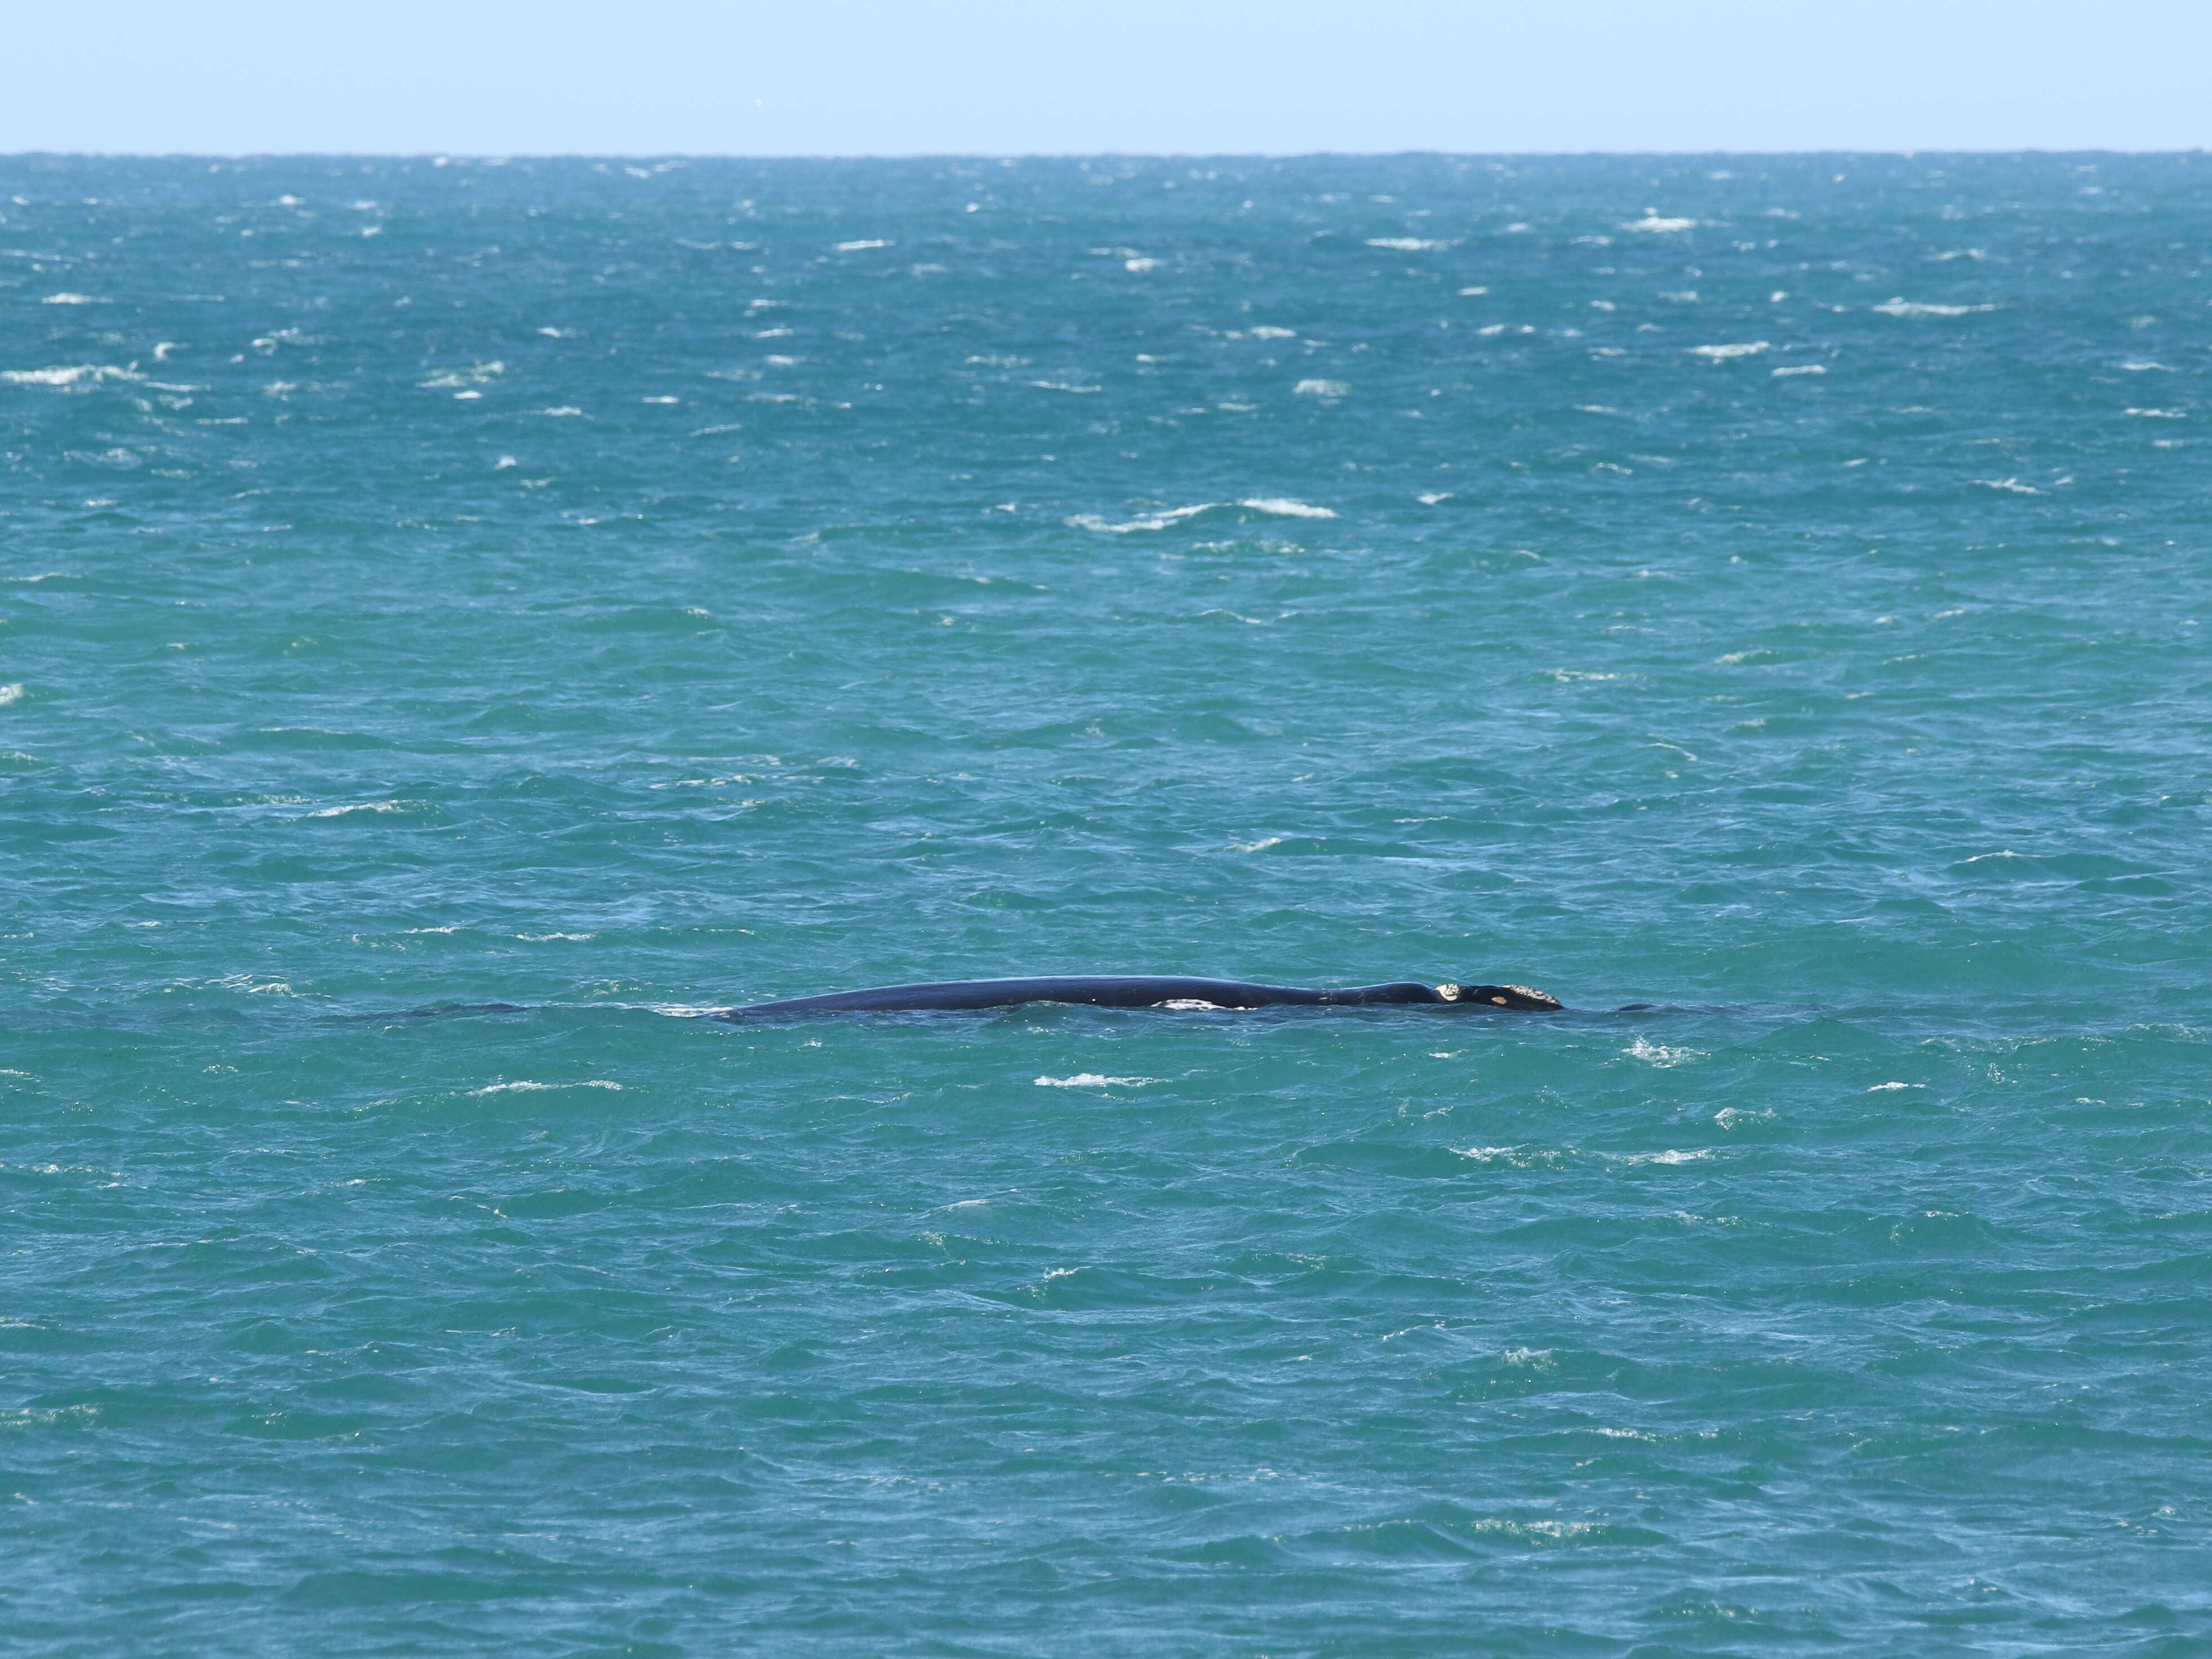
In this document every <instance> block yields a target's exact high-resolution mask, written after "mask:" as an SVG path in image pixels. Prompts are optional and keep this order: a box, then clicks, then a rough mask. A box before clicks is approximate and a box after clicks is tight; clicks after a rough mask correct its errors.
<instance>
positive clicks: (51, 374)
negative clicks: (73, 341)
mask: <svg viewBox="0 0 2212 1659" xmlns="http://www.w3.org/2000/svg"><path fill="white" fill-rule="evenodd" d="M88 376H89V377H90V378H91V379H93V380H144V379H145V378H146V377H145V376H144V375H143V374H138V373H137V372H136V371H135V370H132V369H128V368H116V367H115V366H114V365H113V364H112V363H70V364H68V365H67V366H65V367H64V368H0V380H4V381H5V382H6V383H7V384H8V385H9V386H75V385H76V383H77V382H78V381H79V380H84V379H86V378H87V377H88Z"/></svg>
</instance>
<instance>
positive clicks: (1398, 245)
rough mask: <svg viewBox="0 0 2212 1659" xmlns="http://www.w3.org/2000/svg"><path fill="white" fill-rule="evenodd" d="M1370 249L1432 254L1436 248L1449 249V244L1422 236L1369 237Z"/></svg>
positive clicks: (1368, 244)
mask: <svg viewBox="0 0 2212 1659" xmlns="http://www.w3.org/2000/svg"><path fill="white" fill-rule="evenodd" d="M1367 246H1370V247H1387V248H1389V250H1390V251H1391V252H1393V253H1434V252H1436V251H1437V249H1438V248H1446V247H1449V246H1451V244H1450V243H1449V242H1439V241H1437V240H1433V239H1431V238H1428V237H1424V236H1370V237H1369V238H1368V239H1367Z"/></svg>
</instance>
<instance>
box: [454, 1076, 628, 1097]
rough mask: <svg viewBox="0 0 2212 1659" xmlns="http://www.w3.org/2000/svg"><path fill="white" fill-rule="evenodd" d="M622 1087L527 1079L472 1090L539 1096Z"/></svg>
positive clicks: (595, 1081)
mask: <svg viewBox="0 0 2212 1659" xmlns="http://www.w3.org/2000/svg"><path fill="white" fill-rule="evenodd" d="M621 1087H622V1085H621V1084H619V1083H615V1082H611V1081H610V1080H608V1079H605V1078H593V1079H591V1080H590V1081H588V1082H585V1083H532V1082H531V1081H529V1080H528V1079H524V1080H523V1081H521V1082H520V1083H494V1084H489V1085H486V1086H485V1087H483V1088H481V1089H471V1090H470V1091H469V1092H470V1093H471V1095H510V1094H537V1093H540V1092H542V1091H546V1090H549V1089H619V1088H621Z"/></svg>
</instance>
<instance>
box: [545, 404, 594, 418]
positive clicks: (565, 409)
mask: <svg viewBox="0 0 2212 1659" xmlns="http://www.w3.org/2000/svg"><path fill="white" fill-rule="evenodd" d="M583 412H584V411H583V410H580V409H578V408H577V407H576V406H575V405H574V404H562V405H561V406H560V407H559V408H557V409H541V410H538V413H539V414H540V415H581V414H582V413H583Z"/></svg>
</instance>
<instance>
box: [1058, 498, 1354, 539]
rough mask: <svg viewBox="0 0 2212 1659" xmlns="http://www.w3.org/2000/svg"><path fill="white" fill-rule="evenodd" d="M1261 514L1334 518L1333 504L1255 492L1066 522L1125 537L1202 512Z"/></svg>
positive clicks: (1084, 515) (1081, 515) (1084, 516)
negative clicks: (1115, 517) (1318, 504)
mask: <svg viewBox="0 0 2212 1659" xmlns="http://www.w3.org/2000/svg"><path fill="white" fill-rule="evenodd" d="M1240 510H1241V511H1243V512H1248V513H1266V514H1267V516H1269V517H1270V518H1276V519H1334V517H1335V516H1336V511H1335V509H1334V507H1316V506H1314V505H1313V503H1312V502H1310V501H1295V500H1293V499H1291V497H1289V496H1287V495H1255V496H1251V497H1249V498H1248V499H1247V500H1244V501H1200V502H1198V503H1197V504H1196V505H1195V506H1192V507H1166V508H1164V509H1163V510H1162V511H1160V512H1158V513H1142V514H1140V515H1139V516H1138V517H1136V518H1133V519H1123V520H1119V521H1116V520H1112V519H1109V518H1107V517H1105V516H1104V515H1103V514H1102V513H1077V514H1076V515H1075V516H1074V517H1073V518H1072V519H1069V520H1066V524H1067V526H1068V527H1069V528H1070V529H1072V530H1091V531H1096V532H1098V533H1100V534H1102V535H1107V536H1126V535H1128V534H1129V533H1130V532H1133V531H1139V530H1165V529H1167V528H1168V527H1169V526H1170V525H1178V524H1182V523H1183V522H1184V521H1185V520H1189V519H1195V518H1197V517H1199V516H1200V514H1202V513H1232V512H1237V511H1240Z"/></svg>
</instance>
